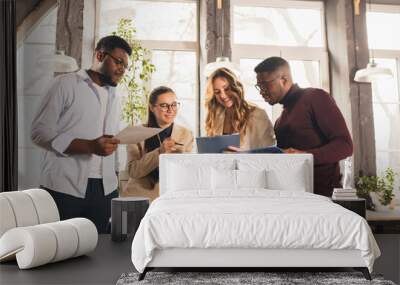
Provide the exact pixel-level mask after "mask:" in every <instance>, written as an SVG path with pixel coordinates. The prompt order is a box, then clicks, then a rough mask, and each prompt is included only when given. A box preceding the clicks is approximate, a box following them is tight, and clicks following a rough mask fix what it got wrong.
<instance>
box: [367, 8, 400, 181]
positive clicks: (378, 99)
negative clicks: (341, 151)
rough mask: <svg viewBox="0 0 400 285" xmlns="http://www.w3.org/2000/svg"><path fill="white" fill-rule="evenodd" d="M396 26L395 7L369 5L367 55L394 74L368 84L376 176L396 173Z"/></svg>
mask: <svg viewBox="0 0 400 285" xmlns="http://www.w3.org/2000/svg"><path fill="white" fill-rule="evenodd" d="M398 27H400V7H399V6H385V5H372V9H371V11H370V12H368V13H367V29H368V45H369V48H370V53H371V56H372V55H373V56H374V58H375V61H376V62H377V63H378V64H379V65H381V66H385V67H388V68H390V69H391V70H392V72H393V75H394V76H393V78H383V79H379V80H378V81H375V82H373V83H372V96H373V114H374V125H375V143H376V164H377V172H378V174H382V173H383V172H384V171H385V170H386V168H387V167H391V168H392V169H393V170H395V171H396V172H398V173H400V127H399V126H400V92H399V80H400V78H399V67H400V38H399V37H396V36H395V35H396V34H397V29H398ZM382 31H384V32H382ZM398 186H399V180H397V187H398Z"/></svg>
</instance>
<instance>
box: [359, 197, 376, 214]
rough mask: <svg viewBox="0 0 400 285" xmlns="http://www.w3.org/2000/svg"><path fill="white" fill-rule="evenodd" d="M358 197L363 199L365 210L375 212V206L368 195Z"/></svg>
mask: <svg viewBox="0 0 400 285" xmlns="http://www.w3.org/2000/svg"><path fill="white" fill-rule="evenodd" d="M373 194H374V193H373ZM359 197H360V198H363V199H365V206H366V208H367V210H370V211H375V204H374V201H373V200H372V198H371V196H370V195H362V196H359Z"/></svg>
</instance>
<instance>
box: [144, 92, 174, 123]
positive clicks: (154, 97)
mask: <svg viewBox="0 0 400 285" xmlns="http://www.w3.org/2000/svg"><path fill="white" fill-rule="evenodd" d="M169 92H171V93H174V94H175V92H174V90H172V89H171V88H169V87H166V86H159V87H156V88H154V89H153V90H152V91H151V92H150V95H149V107H148V110H147V112H148V117H147V127H152V128H155V127H158V125H157V120H156V117H155V116H154V113H153V112H152V111H151V110H150V105H155V104H156V102H157V99H158V96H160V95H162V94H164V93H169Z"/></svg>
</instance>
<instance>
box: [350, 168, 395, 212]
mask: <svg viewBox="0 0 400 285" xmlns="http://www.w3.org/2000/svg"><path fill="white" fill-rule="evenodd" d="M396 175H397V173H395V172H394V171H393V170H392V169H391V168H390V167H389V168H387V169H386V171H385V173H384V175H383V176H375V175H370V176H369V175H363V176H360V177H359V178H358V180H357V182H356V189H357V196H358V197H360V198H366V199H367V209H369V210H375V205H374V203H373V202H372V199H371V196H370V194H371V193H375V194H376V196H377V197H378V199H379V202H380V203H381V204H382V205H384V206H387V205H389V204H390V202H391V201H392V199H393V198H394V196H395V195H394V193H393V190H394V179H395V176H396Z"/></svg>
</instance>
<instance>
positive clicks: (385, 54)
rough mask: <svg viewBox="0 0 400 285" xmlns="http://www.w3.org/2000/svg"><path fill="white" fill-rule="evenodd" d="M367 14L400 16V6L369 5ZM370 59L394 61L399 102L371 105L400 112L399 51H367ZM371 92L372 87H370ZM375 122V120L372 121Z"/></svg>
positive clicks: (396, 150) (392, 150) (383, 150)
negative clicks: (387, 107)
mask: <svg viewBox="0 0 400 285" xmlns="http://www.w3.org/2000/svg"><path fill="white" fill-rule="evenodd" d="M368 12H378V13H379V12H381V13H392V14H399V15H400V5H383V4H371V6H370V7H369V8H368V9H367V13H368ZM369 53H370V55H371V56H370V59H371V58H372V55H373V58H382V59H392V60H395V61H396V68H397V78H394V80H397V94H398V97H399V100H398V101H397V102H393V101H376V100H373V101H372V104H379V105H398V107H399V111H400V49H398V50H393V49H369ZM372 90H373V87H372ZM372 116H373V118H375V114H374V113H372ZM374 120H375V119H374ZM376 152H377V153H378V152H383V153H400V149H390V148H389V149H384V148H382V149H378V147H376Z"/></svg>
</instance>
